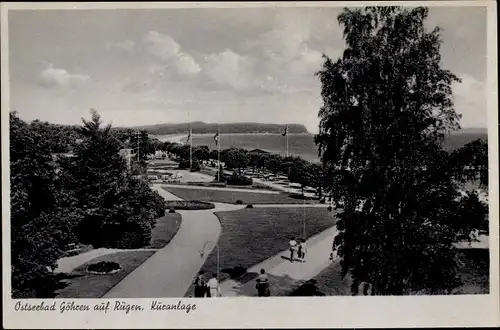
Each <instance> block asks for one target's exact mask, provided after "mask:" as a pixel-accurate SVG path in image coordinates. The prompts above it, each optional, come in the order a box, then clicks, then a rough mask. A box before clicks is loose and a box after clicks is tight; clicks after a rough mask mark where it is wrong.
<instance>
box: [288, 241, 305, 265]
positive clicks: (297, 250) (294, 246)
mask: <svg viewBox="0 0 500 330" xmlns="http://www.w3.org/2000/svg"><path fill="white" fill-rule="evenodd" d="M289 245H290V262H294V261H295V256H297V258H298V260H299V261H300V262H305V261H306V253H307V247H306V240H305V239H300V240H298V241H297V240H295V237H292V238H291V239H290V243H289Z"/></svg>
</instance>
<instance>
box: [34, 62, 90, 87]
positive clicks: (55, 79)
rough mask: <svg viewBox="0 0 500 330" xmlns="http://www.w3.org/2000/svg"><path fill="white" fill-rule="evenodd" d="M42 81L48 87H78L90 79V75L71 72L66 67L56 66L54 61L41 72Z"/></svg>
mask: <svg viewBox="0 0 500 330" xmlns="http://www.w3.org/2000/svg"><path fill="white" fill-rule="evenodd" d="M39 78H40V83H41V84H42V85H43V86H45V87H47V88H54V87H76V86H79V85H82V84H84V83H87V82H89V81H90V77H89V76H88V75H82V74H71V73H69V72H68V71H66V70H64V69H58V68H55V67H54V65H53V64H52V63H47V64H46V66H45V68H44V69H43V70H42V72H40V77H39Z"/></svg>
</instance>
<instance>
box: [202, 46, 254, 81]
mask: <svg viewBox="0 0 500 330" xmlns="http://www.w3.org/2000/svg"><path fill="white" fill-rule="evenodd" d="M253 65H254V62H253V61H252V59H251V58H250V57H247V56H241V55H240V54H238V53H235V52H234V51H232V50H230V49H226V50H224V51H223V52H220V53H216V54H210V55H208V56H206V57H205V62H204V65H203V72H204V74H205V75H206V76H207V77H208V78H209V80H210V81H212V82H215V83H216V84H219V85H226V86H231V87H232V88H234V89H236V90H243V89H248V88H250V87H252V85H253V84H254V83H255V77H252V69H253Z"/></svg>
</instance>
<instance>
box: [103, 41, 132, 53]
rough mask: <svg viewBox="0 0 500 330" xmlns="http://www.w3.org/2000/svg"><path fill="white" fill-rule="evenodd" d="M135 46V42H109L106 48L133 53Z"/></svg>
mask: <svg viewBox="0 0 500 330" xmlns="http://www.w3.org/2000/svg"><path fill="white" fill-rule="evenodd" d="M134 46H135V42H134V41H133V40H125V41H118V42H108V43H107V44H106V47H107V48H108V49H112V48H118V49H121V50H124V51H131V50H132V49H133V48H134Z"/></svg>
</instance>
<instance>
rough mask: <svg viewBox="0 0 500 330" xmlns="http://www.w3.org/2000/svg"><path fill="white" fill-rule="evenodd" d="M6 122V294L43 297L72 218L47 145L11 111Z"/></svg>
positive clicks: (68, 237)
mask: <svg viewBox="0 0 500 330" xmlns="http://www.w3.org/2000/svg"><path fill="white" fill-rule="evenodd" d="M9 119H10V130H9V131H10V197H11V200H10V206H11V207H10V210H11V218H10V223H11V252H12V253H11V267H12V296H13V297H14V298H40V297H47V295H49V294H50V292H49V291H50V288H51V283H53V282H54V276H53V274H52V273H51V272H50V271H49V269H54V268H55V267H56V266H57V265H56V262H57V259H59V258H60V257H61V256H62V253H63V250H64V247H65V245H66V244H68V243H70V242H72V241H73V240H74V236H73V234H72V233H73V228H72V227H71V225H72V223H73V221H77V220H78V214H76V213H75V207H74V199H73V196H72V194H71V192H68V191H64V190H62V187H61V185H60V183H59V179H58V177H57V175H56V168H55V166H54V162H53V158H52V155H51V151H52V148H53V144H52V141H50V140H47V136H46V135H44V134H41V132H40V130H39V129H38V128H36V127H33V126H31V125H28V124H26V123H25V122H23V121H22V120H20V119H19V118H18V117H17V115H16V113H15V112H11V113H10V118H9ZM71 220H73V221H71Z"/></svg>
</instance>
